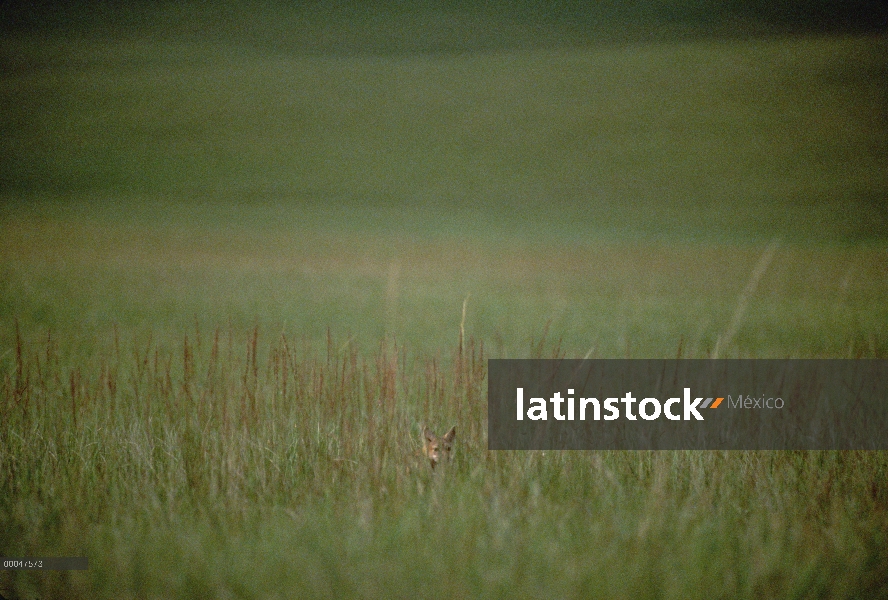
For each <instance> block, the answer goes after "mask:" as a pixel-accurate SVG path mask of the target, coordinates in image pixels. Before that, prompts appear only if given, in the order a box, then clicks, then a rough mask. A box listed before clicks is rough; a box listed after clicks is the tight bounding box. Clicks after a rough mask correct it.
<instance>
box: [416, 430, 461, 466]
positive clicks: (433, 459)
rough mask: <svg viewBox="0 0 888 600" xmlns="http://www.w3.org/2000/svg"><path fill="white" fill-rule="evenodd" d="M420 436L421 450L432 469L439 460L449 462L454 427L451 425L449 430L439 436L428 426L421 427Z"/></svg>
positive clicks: (451, 454)
mask: <svg viewBox="0 0 888 600" xmlns="http://www.w3.org/2000/svg"><path fill="white" fill-rule="evenodd" d="M422 437H423V440H424V444H423V452H424V453H425V455H426V457H427V458H428V459H429V463H430V464H431V465H432V468H433V469H434V468H435V465H437V464H438V463H439V462H440V463H447V462H450V459H451V457H452V456H453V438H455V437H456V427H451V428H450V431H448V432H447V433H445V434H444V435H442V436H441V437H438V436H437V435H435V434H434V433H433V432H432V431H431V430H430V429H429V428H428V427H423V428H422Z"/></svg>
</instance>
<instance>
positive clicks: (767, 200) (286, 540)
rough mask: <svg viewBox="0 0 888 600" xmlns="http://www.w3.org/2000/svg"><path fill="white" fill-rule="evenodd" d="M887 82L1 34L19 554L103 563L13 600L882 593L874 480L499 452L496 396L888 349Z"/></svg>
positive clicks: (881, 478) (759, 64)
mask: <svg viewBox="0 0 888 600" xmlns="http://www.w3.org/2000/svg"><path fill="white" fill-rule="evenodd" d="M886 56H888V53H886V52H885V38H884V37H878V36H870V37H864V36H860V37H794V38H790V37H786V38H772V39H758V40H748V41H738V40H707V41H687V42H681V43H679V42H675V41H670V42H665V41H663V42H658V43H656V44H635V45H624V46H603V45H596V46H563V45H561V46H559V45H555V46H553V47H548V48H545V49H539V48H538V47H535V46H534V45H533V44H529V43H528V44H520V45H519V47H517V48H516V47H509V48H492V49H489V50H487V51H484V52H480V51H474V52H466V53H462V54H460V53H446V52H445V53H434V52H426V53H417V52H390V53H377V54H368V53H361V52H349V53H342V54H338V55H336V56H329V55H312V54H311V53H310V52H294V51H292V48H290V47H288V46H282V47H274V48H272V49H269V48H268V47H253V46H250V45H249V44H247V45H235V44H230V43H226V41H225V40H224V39H223V40H221V41H220V40H216V41H208V40H203V41H199V40H196V39H191V41H189V42H187V43H185V42H179V43H175V44H173V43H171V42H169V41H168V40H167V41H164V38H163V37H162V36H161V37H158V36H157V34H156V32H155V34H152V35H147V36H134V35H119V33H118V34H115V35H110V34H109V35H108V36H106V37H103V36H98V35H94V36H88V35H75V34H73V33H72V34H71V35H70V36H67V37H66V36H62V35H57V36H56V37H49V38H48V39H43V38H38V36H36V35H34V36H29V35H27V34H22V33H17V34H16V35H12V34H10V35H8V36H4V38H3V39H2V40H0V58H2V63H0V66H2V70H0V103H2V104H3V106H4V114H3V116H2V118H0V150H2V153H3V160H2V161H0V185H2V187H0V200H2V202H0V554H6V555H87V556H88V557H89V559H90V569H89V571H87V572H63V573H37V572H0V594H3V596H5V597H7V598H34V597H39V598H55V597H74V598H79V597H83V598H155V597H157V598H168V597H183V598H186V597H219V598H269V597H281V598H289V597H294V596H295V597H309V598H310V597H330V596H348V597H368V598H375V597H405V596H411V597H415V596H419V597H431V596H445V595H446V596H456V597H513V596H517V597H616V598H682V599H684V598H713V597H716V598H786V597H793V598H809V597H811V598H813V597H816V598H848V599H851V598H881V597H886V595H888V591H886V588H885V583H884V582H885V573H886V572H888V540H886V533H885V532H886V531H888V516H886V515H888V487H886V482H888V477H886V475H888V458H886V456H885V453H881V452H871V453H866V452H595V453H584V452H523V453H522V452H488V451H487V450H486V380H485V377H486V363H485V360H486V358H487V357H532V356H543V357H549V356H568V357H581V356H584V355H586V354H587V353H588V354H590V355H591V356H595V357H604V358H611V357H624V356H631V357H674V356H676V355H681V356H683V357H694V358H699V357H707V356H712V355H713V354H715V353H716V352H717V353H718V356H720V357H736V356H740V357H840V358H872V357H879V358H884V357H885V355H886V352H888V302H886V293H885V290H888V256H886V254H885V241H886V239H888V216H886V215H888V213H886V212H885V206H884V205H885V202H884V198H885V197H886V192H888V178H886V171H885V169H884V164H886V162H888V161H886V159H888V141H886V140H888V125H886V122H885V118H884V117H885V114H886V105H885V98H886V95H885V81H886V78H885V77H884V76H883V75H884V73H885V72H886V65H888V62H886V58H885V57H886ZM771 244H774V245H773V248H774V250H773V255H771V257H770V261H768V262H767V265H766V268H764V270H763V271H762V272H761V277H760V278H757V277H755V276H754V273H755V272H756V266H757V265H758V264H759V263H760V261H761V260H762V256H763V255H764V254H765V253H766V248H768V247H769V245H771ZM466 299H468V300H467V302H466V314H465V323H464V329H465V332H466V338H465V339H464V340H462V343H460V342H459V332H460V323H461V319H462V313H461V311H462V307H463V303H464V301H466ZM460 348H461V349H462V351H461V350H460ZM423 423H427V424H429V425H431V426H432V427H433V428H434V429H436V430H438V431H439V432H440V431H442V430H444V429H445V428H447V427H449V426H451V425H453V424H455V425H456V426H457V438H456V448H457V453H456V457H455V460H454V463H453V464H452V465H450V467H449V468H448V469H446V470H443V471H442V472H435V473H434V474H433V473H431V472H430V470H429V469H428V467H427V466H426V465H424V464H423V463H422V461H421V460H418V459H417V458H416V457H415V453H416V451H417V450H418V449H419V432H420V427H421V425H422V424H423Z"/></svg>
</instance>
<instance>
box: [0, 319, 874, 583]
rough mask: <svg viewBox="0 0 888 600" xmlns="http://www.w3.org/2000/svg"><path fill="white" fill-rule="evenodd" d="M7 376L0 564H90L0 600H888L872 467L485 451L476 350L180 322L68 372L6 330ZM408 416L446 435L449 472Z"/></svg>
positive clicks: (758, 458) (799, 457)
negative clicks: (42, 558)
mask: <svg viewBox="0 0 888 600" xmlns="http://www.w3.org/2000/svg"><path fill="white" fill-rule="evenodd" d="M548 346H549V344H540V345H539V346H538V354H539V355H543V356H545V355H546V354H543V352H545V351H544V350H543V348H544V347H548ZM549 355H551V354H549ZM11 364H12V366H11V368H10V369H8V370H7V372H5V373H4V374H3V379H2V387H0V423H2V426H0V551H2V553H4V554H6V555H22V556H24V555H72V556H73V555H86V556H88V557H89V560H90V569H89V570H88V571H86V572H33V571H32V572H25V571H18V572H3V573H2V575H0V593H3V594H4V595H5V596H7V597H10V596H11V597H13V598H16V597H32V596H33V595H37V596H39V597H41V598H43V597H47V598H49V597H84V598H85V597H90V598H97V597H98V598H128V597H129V598H151V597H222V598H224V597H244V598H268V597H280V598H290V597H329V596H331V595H333V596H351V597H371V598H373V597H402V596H408V595H411V596H415V595H419V596H423V597H425V596H440V595H451V596H480V597H501V596H505V595H509V596H518V597H538V596H540V595H544V596H558V597H589V596H593V597H599V596H608V597H627V598H628V597H645V598H713V597H723V598H769V597H772V598H785V597H825V598H856V597H859V598H864V597H865V598H872V597H884V595H885V594H886V593H888V588H886V587H884V586H885V579H884V575H885V573H888V539H886V538H888V533H886V532H888V477H886V475H888V457H886V456H885V454H884V453H878V452H869V453H868V452H598V453H581V452H540V453H521V452H489V451H487V450H486V442H485V439H486V438H485V436H486V432H485V429H486V425H485V418H486V402H485V395H486V392H485V386H486V382H485V379H486V358H485V351H484V348H483V345H482V344H481V343H479V342H477V341H475V340H473V339H471V338H468V339H465V340H462V343H460V344H458V345H457V347H456V348H455V349H454V350H453V351H452V353H451V354H450V355H449V356H416V355H412V354H411V353H410V352H409V351H407V350H406V349H405V348H404V347H402V346H400V345H399V344H397V343H396V342H395V341H394V340H392V339H390V338H389V339H384V340H382V341H381V342H380V343H379V345H378V346H377V347H375V348H372V349H367V350H362V349H360V348H358V347H357V346H356V345H355V343H354V342H353V341H352V340H338V339H334V338H333V336H332V335H330V336H328V338H327V343H326V345H325V347H321V348H318V347H314V346H312V344H311V343H309V342H308V341H303V340H299V339H294V338H292V337H288V336H286V335H271V334H266V333H264V332H262V331H260V330H259V329H258V328H254V329H252V330H249V331H233V330H230V329H229V330H214V331H210V332H204V331H201V330H200V329H199V328H198V327H195V328H194V329H193V330H192V331H189V332H188V333H187V334H186V335H183V339H182V342H181V344H180V345H179V346H178V347H177V348H174V349H169V348H166V347H163V346H161V345H158V344H155V343H154V342H152V340H151V339H140V340H135V339H134V340H129V341H121V340H120V338H119V336H114V337H113V338H112V339H111V340H110V341H109V343H108V344H107V345H106V346H104V347H102V348H101V349H100V351H99V352H98V353H97V354H96V356H95V357H94V359H92V360H91V361H79V362H78V361H69V360H67V359H65V358H63V357H62V355H61V353H60V352H59V351H58V342H57V341H56V340H55V339H54V338H53V337H51V336H47V337H46V338H44V339H42V340H28V341H26V340H25V339H23V337H22V336H21V335H18V336H17V337H16V340H15V344H14V359H13V360H12V363H11ZM423 423H428V424H430V425H431V426H433V428H443V427H445V426H447V427H449V426H450V425H452V424H456V426H457V444H456V446H457V453H456V457H455V459H454V462H453V464H452V465H450V467H449V468H447V469H439V470H436V471H435V472H434V473H433V472H432V471H431V470H430V469H429V468H428V466H427V464H425V463H424V462H423V460H421V459H420V458H419V457H418V456H417V450H418V448H419V443H420V442H419V432H420V430H421V425H422V424H423Z"/></svg>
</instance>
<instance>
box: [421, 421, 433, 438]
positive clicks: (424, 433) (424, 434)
mask: <svg viewBox="0 0 888 600" xmlns="http://www.w3.org/2000/svg"><path fill="white" fill-rule="evenodd" d="M422 437H424V438H425V439H426V441H427V442H431V441H432V440H434V439H435V434H434V433H432V432H431V431H429V428H428V427H426V426H425V425H423V426H422Z"/></svg>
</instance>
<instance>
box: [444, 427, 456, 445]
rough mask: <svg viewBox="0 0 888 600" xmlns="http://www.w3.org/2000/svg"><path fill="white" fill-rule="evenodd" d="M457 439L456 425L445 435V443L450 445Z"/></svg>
mask: <svg viewBox="0 0 888 600" xmlns="http://www.w3.org/2000/svg"><path fill="white" fill-rule="evenodd" d="M455 437H456V425H454V426H453V427H451V428H450V431H448V432H447V433H446V434H444V441H445V442H447V443H450V442H452V441H453V438H455Z"/></svg>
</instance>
